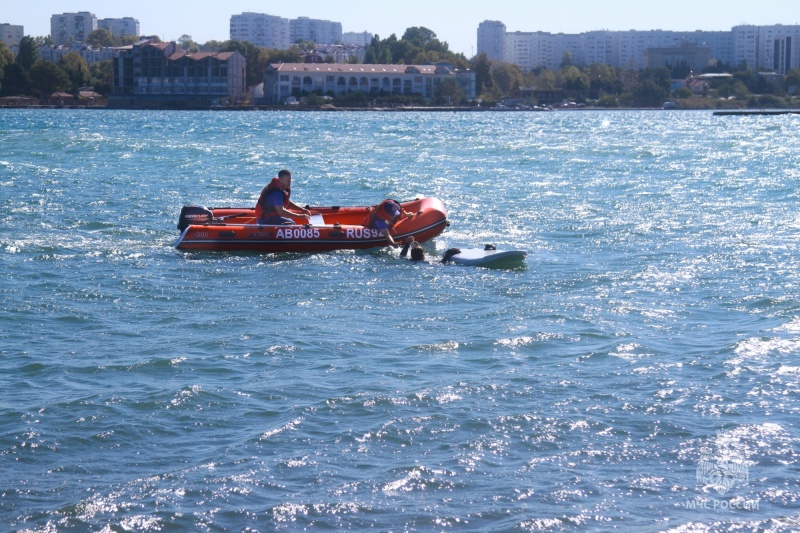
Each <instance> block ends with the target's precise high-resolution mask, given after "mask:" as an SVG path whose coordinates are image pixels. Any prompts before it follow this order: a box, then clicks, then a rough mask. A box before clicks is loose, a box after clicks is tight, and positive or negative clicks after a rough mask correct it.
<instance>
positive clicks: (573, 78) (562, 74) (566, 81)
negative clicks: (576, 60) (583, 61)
mask: <svg viewBox="0 0 800 533" xmlns="http://www.w3.org/2000/svg"><path fill="white" fill-rule="evenodd" d="M556 84H557V85H559V86H560V87H562V88H564V89H567V90H570V91H586V90H588V89H589V87H590V83H589V76H588V75H587V74H585V73H583V72H581V71H580V70H579V69H578V67H575V66H572V65H570V66H567V67H562V68H561V69H560V70H559V71H558V73H557V74H556Z"/></svg>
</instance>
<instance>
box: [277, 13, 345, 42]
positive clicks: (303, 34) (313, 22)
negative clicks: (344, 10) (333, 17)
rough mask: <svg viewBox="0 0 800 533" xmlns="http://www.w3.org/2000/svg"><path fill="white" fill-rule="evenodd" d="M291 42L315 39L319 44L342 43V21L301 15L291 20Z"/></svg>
mask: <svg viewBox="0 0 800 533" xmlns="http://www.w3.org/2000/svg"><path fill="white" fill-rule="evenodd" d="M289 38H290V40H291V42H293V43H296V42H298V41H313V42H315V43H317V44H340V43H341V42H342V23H341V22H331V21H330V20H317V19H311V18H308V17H300V18H296V19H292V20H290V21H289Z"/></svg>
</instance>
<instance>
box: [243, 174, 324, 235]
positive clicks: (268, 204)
mask: <svg viewBox="0 0 800 533" xmlns="http://www.w3.org/2000/svg"><path fill="white" fill-rule="evenodd" d="M291 185H292V173H291V172H289V171H288V170H285V169H284V170H281V171H280V172H278V177H277V178H272V181H271V182H270V183H269V185H267V186H266V187H264V189H263V190H262V191H261V196H259V198H258V203H257V204H256V223H258V224H267V225H278V226H285V225H290V224H294V223H295V222H294V220H292V218H291V217H298V218H304V219H306V220H308V219H309V217H310V216H311V212H310V211H309V210H308V209H306V208H304V207H300V206H299V205H297V204H295V203H294V202H292V201H291V200H290V199H289V196H290V195H291V194H292V191H291ZM289 209H293V210H294V211H290V210H289Z"/></svg>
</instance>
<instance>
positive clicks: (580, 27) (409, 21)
mask: <svg viewBox="0 0 800 533" xmlns="http://www.w3.org/2000/svg"><path fill="white" fill-rule="evenodd" d="M378 4H381V6H380V7H378ZM78 11H89V12H90V13H93V14H94V15H95V16H97V18H98V19H103V18H122V17H133V18H135V19H138V20H139V27H140V31H141V33H142V35H158V36H159V37H160V38H161V39H162V40H166V41H172V40H177V39H178V38H179V37H181V36H182V35H184V34H186V35H190V36H191V37H192V39H193V40H194V41H195V42H198V43H201V44H202V43H205V42H207V41H210V40H217V41H225V40H227V39H228V38H229V25H230V17H231V15H236V14H239V13H244V12H255V13H266V14H268V15H274V16H278V17H282V18H287V19H293V18H298V17H309V18H314V19H322V20H331V21H334V22H341V23H342V31H344V32H363V31H368V32H369V33H371V34H373V35H374V34H377V35H378V36H379V37H380V38H381V39H385V38H387V37H389V36H390V35H391V34H395V35H396V36H397V37H398V38H400V37H402V36H403V33H405V30H406V29H407V28H410V27H414V26H423V27H425V28H428V29H429V30H432V31H433V32H434V33H435V34H436V36H437V37H438V38H439V40H441V41H445V42H447V43H448V45H449V46H450V50H452V51H454V52H460V53H463V54H464V55H465V56H467V58H470V57H472V56H473V55H475V53H476V52H477V31H478V24H480V23H481V22H483V21H484V20H498V21H500V22H502V23H504V24H505V25H506V31H509V32H514V31H523V32H535V31H543V32H548V33H582V32H587V31H594V30H614V31H621V30H673V31H693V30H704V31H729V30H730V29H731V28H732V27H733V26H738V25H741V24H753V25H758V26H767V25H773V24H784V25H800V0H758V1H754V0H669V1H665V2H658V3H655V2H653V3H651V2H644V1H642V0H570V1H569V2H563V3H562V2H558V1H556V2H540V1H537V0H492V1H482V2H473V1H467V0H459V1H455V0H435V1H434V0H400V1H398V2H392V1H388V2H376V1H375V0H369V1H365V0H345V1H338V2H332V1H331V0H304V1H302V2H266V1H265V0H225V1H223V2H208V1H196V2H192V1H188V2H186V1H184V2H175V1H172V0H137V1H135V2H112V1H110V0H31V2H30V3H27V2H24V1H20V0H0V23H8V24H15V25H22V26H24V31H25V35H31V36H33V37H37V36H44V35H49V34H50V15H53V14H60V13H74V12H78Z"/></svg>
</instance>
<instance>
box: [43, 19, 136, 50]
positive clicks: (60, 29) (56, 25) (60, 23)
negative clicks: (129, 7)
mask: <svg viewBox="0 0 800 533" xmlns="http://www.w3.org/2000/svg"><path fill="white" fill-rule="evenodd" d="M98 28H102V29H106V30H108V31H109V32H111V35H115V36H125V35H139V21H138V20H136V19H135V18H132V17H124V18H118V19H114V18H106V19H101V20H100V21H98V20H97V17H96V16H95V15H94V13H89V12H88V11H81V12H78V13H62V14H60V15H52V16H51V17H50V37H52V39H53V42H54V43H55V45H56V46H60V45H70V44H72V43H74V42H79V43H82V42H84V41H85V40H86V38H87V37H88V36H89V34H90V33H92V32H93V31H94V30H96V29H98Z"/></svg>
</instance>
